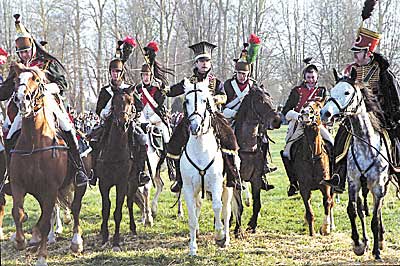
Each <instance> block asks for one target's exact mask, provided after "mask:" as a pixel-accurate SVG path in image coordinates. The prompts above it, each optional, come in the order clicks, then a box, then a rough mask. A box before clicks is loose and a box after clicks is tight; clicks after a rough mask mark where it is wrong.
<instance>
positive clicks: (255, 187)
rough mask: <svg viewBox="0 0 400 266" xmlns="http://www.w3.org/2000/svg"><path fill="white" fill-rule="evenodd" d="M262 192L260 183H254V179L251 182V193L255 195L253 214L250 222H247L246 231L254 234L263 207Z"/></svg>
mask: <svg viewBox="0 0 400 266" xmlns="http://www.w3.org/2000/svg"><path fill="white" fill-rule="evenodd" d="M260 192H261V189H260V187H259V186H258V185H256V184H255V183H253V181H252V182H251V194H252V197H253V214H252V216H251V218H250V221H249V223H248V224H247V229H246V231H250V232H251V233H253V234H254V233H255V232H256V228H257V219H258V214H259V212H260V209H261V197H260Z"/></svg>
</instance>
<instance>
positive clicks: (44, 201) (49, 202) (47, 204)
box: [36, 188, 57, 266]
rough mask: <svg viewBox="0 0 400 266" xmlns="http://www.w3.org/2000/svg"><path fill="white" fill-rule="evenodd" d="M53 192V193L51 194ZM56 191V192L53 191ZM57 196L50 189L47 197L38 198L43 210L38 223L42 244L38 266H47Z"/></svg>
mask: <svg viewBox="0 0 400 266" xmlns="http://www.w3.org/2000/svg"><path fill="white" fill-rule="evenodd" d="M50 191H51V192H50ZM53 191H55V190H53ZM56 199H57V194H56V193H55V192H52V190H51V188H49V191H48V194H47V195H46V197H43V196H38V197H37V200H38V201H39V204H40V207H41V209H42V215H41V216H40V219H39V221H38V223H37V228H38V229H39V231H40V238H41V240H40V244H39V251H38V260H37V262H36V266H39V265H47V263H46V258H47V255H48V252H47V236H48V234H49V231H50V226H51V224H50V219H51V215H52V213H53V209H54V205H55V203H56Z"/></svg>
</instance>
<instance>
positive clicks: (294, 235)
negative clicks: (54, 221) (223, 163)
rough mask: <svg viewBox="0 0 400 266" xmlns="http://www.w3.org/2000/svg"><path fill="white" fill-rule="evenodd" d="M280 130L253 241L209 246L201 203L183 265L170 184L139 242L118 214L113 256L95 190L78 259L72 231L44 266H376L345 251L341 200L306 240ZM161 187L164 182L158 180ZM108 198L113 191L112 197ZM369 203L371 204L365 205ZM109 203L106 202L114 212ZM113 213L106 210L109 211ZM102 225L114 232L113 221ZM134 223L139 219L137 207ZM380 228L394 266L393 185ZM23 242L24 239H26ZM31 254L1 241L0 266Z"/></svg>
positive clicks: (397, 253)
mask: <svg viewBox="0 0 400 266" xmlns="http://www.w3.org/2000/svg"><path fill="white" fill-rule="evenodd" d="M285 132H286V127H283V128H281V129H279V130H276V131H271V132H270V133H271V134H270V135H271V138H272V139H273V140H274V141H276V144H273V145H272V147H271V148H272V158H273V162H272V163H273V165H275V166H278V168H279V170H278V171H276V172H274V173H273V174H271V175H270V177H269V181H270V183H271V184H274V185H275V189H273V190H271V191H268V192H265V191H263V192H262V204H263V207H262V209H261V212H260V216H259V219H258V230H257V233H256V234H248V233H246V234H245V238H244V239H241V240H236V239H234V238H233V234H231V236H232V241H231V246H230V247H229V248H225V249H221V248H218V247H217V246H216V245H215V244H214V241H213V224H212V223H213V215H212V209H211V203H210V202H209V201H205V202H204V204H203V207H202V213H201V217H200V233H201V235H200V237H199V239H198V246H199V250H198V256H197V257H195V258H190V257H189V256H187V253H188V241H189V236H188V234H189V230H188V223H187V215H186V209H185V218H183V219H179V218H177V215H176V209H171V208H170V206H171V205H172V204H173V203H174V202H175V198H174V197H173V195H172V194H171V193H170V192H169V190H168V187H169V182H166V183H167V184H166V189H165V190H164V191H163V193H162V195H161V200H160V205H159V214H158V216H157V217H156V219H155V223H154V226H153V227H152V228H148V227H146V228H145V227H143V225H141V224H138V236H137V237H132V236H131V235H130V234H129V220H128V212H127V208H124V209H123V222H122V224H121V233H122V237H123V241H122V250H123V251H122V252H119V253H113V252H112V251H110V250H111V247H110V246H107V247H105V248H103V247H101V246H100V239H101V238H100V237H99V231H100V224H101V198H100V193H99V192H98V190H97V189H92V190H88V192H87V194H86V195H85V197H84V202H83V208H82V212H81V222H82V229H83V231H84V236H83V237H84V242H85V243H84V244H85V249H84V253H83V254H80V255H74V254H71V252H70V251H69V242H70V239H71V237H72V235H71V226H66V227H65V228H64V229H65V230H64V232H63V234H62V235H61V236H60V237H59V241H58V242H57V243H56V244H54V245H51V246H50V247H49V258H48V263H49V265H57V266H58V265H96V266H97V265H98V266H100V265H276V264H278V265H332V264H334V265H339V264H341V265H347V264H376V262H375V261H374V260H373V257H372V255H371V249H372V247H370V250H369V251H368V253H367V254H365V255H364V256H360V257H357V256H356V255H354V253H353V252H352V246H351V243H352V241H351V238H350V235H351V230H350V223H349V221H348V218H347V214H346V206H347V194H343V195H341V196H340V202H336V205H335V208H334V214H335V215H334V216H335V223H336V230H335V231H334V232H333V233H332V234H331V235H330V236H321V235H319V234H317V236H315V237H309V236H308V229H307V227H306V226H304V218H303V217H304V207H303V203H302V201H301V198H300V197H295V198H290V199H289V198H288V197H287V196H286V189H287V186H288V180H287V177H286V175H285V172H284V169H283V165H282V162H281V160H280V155H279V151H280V150H281V149H282V148H283V145H284V136H285ZM164 180H167V178H165V177H164ZM112 196H113V197H114V190H113V195H112ZM7 201H8V204H7V206H6V217H5V220H4V231H5V234H6V239H8V238H9V237H10V236H11V234H12V232H14V230H15V229H14V226H13V221H12V217H11V214H10V213H11V206H12V199H11V198H10V197H7ZM369 202H372V199H371V198H369ZM312 204H313V208H314V212H315V217H316V218H315V219H316V223H315V229H316V231H318V229H319V227H320V225H321V223H322V219H323V206H322V197H321V193H319V192H318V191H316V192H314V193H313V199H312ZM114 206H115V202H114V201H113V202H112V208H114ZM25 209H26V211H27V212H28V214H29V217H30V218H29V220H28V222H27V223H26V224H24V228H25V230H27V231H29V230H30V228H32V226H33V224H34V223H35V222H36V220H37V218H38V212H39V210H38V204H37V202H36V201H35V200H34V199H33V198H32V197H31V196H27V198H26V202H25ZM112 212H113V209H112ZM112 212H111V219H110V222H109V225H110V233H111V235H112V233H113V228H114V227H113V225H114V222H113V219H112ZM251 212H252V210H251V208H248V207H246V208H245V211H244V216H243V225H244V226H245V225H246V224H247V222H248V221H249V219H250V215H251ZM135 218H136V221H137V223H138V222H139V219H140V214H139V211H138V210H137V208H136V215H135ZM370 220H371V217H367V228H368V235H369V238H370V245H371V244H372V233H371V230H370ZM383 221H384V224H385V227H386V234H385V238H386V247H385V249H384V250H383V251H382V258H383V260H384V263H383V264H390V265H396V264H400V238H399V237H400V201H399V200H398V199H397V198H396V197H395V195H394V189H393V186H391V189H390V191H389V193H388V195H387V196H386V198H385V204H384V208H383ZM26 236H27V238H28V239H29V237H30V236H29V234H26ZM35 260H36V257H35V254H32V253H30V252H28V251H22V252H19V251H16V250H15V249H14V248H13V247H12V244H11V243H10V241H8V240H5V241H2V242H1V265H32V264H33V263H34V262H35Z"/></svg>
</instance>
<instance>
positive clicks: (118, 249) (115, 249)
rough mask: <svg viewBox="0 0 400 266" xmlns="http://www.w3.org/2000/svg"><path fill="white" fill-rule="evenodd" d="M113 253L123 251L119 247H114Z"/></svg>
mask: <svg viewBox="0 0 400 266" xmlns="http://www.w3.org/2000/svg"><path fill="white" fill-rule="evenodd" d="M111 250H112V251H113V252H121V251H122V250H121V248H120V247H119V246H114V247H112V249H111Z"/></svg>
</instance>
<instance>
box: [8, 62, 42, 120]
mask: <svg viewBox="0 0 400 266" xmlns="http://www.w3.org/2000/svg"><path fill="white" fill-rule="evenodd" d="M30 72H31V73H32V72H34V73H32V75H33V74H35V75H36V76H37V77H36V79H35V80H34V82H36V83H37V84H38V87H37V88H36V89H32V88H31V87H30V86H29V85H28V84H25V83H19V84H18V87H21V86H24V87H25V88H26V89H27V90H25V91H29V93H24V100H26V101H29V106H30V107H31V113H30V114H29V115H27V116H26V117H30V116H33V117H35V116H36V115H37V114H38V113H39V111H40V110H41V109H42V108H43V106H44V103H43V100H42V99H43V97H44V92H45V87H44V83H43V82H42V80H41V79H40V76H39V74H38V73H37V72H36V71H35V70H33V69H32V70H30ZM32 78H33V77H32ZM32 78H31V79H32ZM13 101H14V103H15V104H16V105H17V106H18V109H19V111H20V112H21V115H23V116H24V115H26V114H27V113H24V112H22V111H21V108H20V100H19V99H18V95H17V94H15V95H14V98H13ZM21 102H22V101H21Z"/></svg>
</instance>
